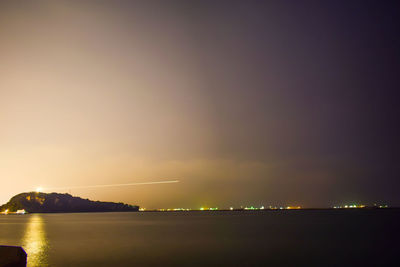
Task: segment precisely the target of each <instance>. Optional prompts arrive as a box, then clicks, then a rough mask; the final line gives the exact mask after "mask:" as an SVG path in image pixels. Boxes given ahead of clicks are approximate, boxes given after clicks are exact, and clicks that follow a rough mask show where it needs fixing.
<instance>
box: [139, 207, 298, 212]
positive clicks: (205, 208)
mask: <svg viewBox="0 0 400 267" xmlns="http://www.w3.org/2000/svg"><path fill="white" fill-rule="evenodd" d="M298 209H302V207H301V206H287V207H275V206H269V207H264V206H261V207H254V206H249V207H240V208H235V207H229V209H219V208H218V207H211V208H209V207H200V208H199V209H188V208H169V209H168V208H167V209H146V208H139V211H219V210H220V211H221V210H222V211H226V210H232V211H234V210H298Z"/></svg>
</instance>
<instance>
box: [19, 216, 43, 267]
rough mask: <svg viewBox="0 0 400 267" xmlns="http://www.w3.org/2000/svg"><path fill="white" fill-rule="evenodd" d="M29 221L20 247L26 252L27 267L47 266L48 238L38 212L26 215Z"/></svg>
mask: <svg viewBox="0 0 400 267" xmlns="http://www.w3.org/2000/svg"><path fill="white" fill-rule="evenodd" d="M28 216H29V217H30V218H29V221H28V224H27V225H26V228H25V233H24V236H23V238H22V247H23V248H24V249H25V251H26V253H27V254H28V267H31V266H32V267H33V266H47V265H48V263H47V250H48V240H47V238H46V232H45V227H44V221H43V218H42V216H41V215H40V214H31V215H28Z"/></svg>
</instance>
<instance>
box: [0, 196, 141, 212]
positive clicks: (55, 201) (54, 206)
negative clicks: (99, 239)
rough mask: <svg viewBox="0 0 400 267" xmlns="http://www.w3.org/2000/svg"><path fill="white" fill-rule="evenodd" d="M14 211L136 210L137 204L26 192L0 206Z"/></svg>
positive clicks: (3, 209)
mask: <svg viewBox="0 0 400 267" xmlns="http://www.w3.org/2000/svg"><path fill="white" fill-rule="evenodd" d="M5 210H8V212H16V211H18V210H25V212H29V213H56V212H111V211H138V210H139V206H133V205H128V204H124V203H114V202H101V201H91V200H89V199H82V198H80V197H74V196H71V195H70V194H59V193H49V194H48V193H41V192H40V193H39V192H28V193H21V194H18V195H16V196H14V197H12V198H11V199H10V201H8V203H6V204H4V205H2V206H1V207H0V211H2V212H4V211H5Z"/></svg>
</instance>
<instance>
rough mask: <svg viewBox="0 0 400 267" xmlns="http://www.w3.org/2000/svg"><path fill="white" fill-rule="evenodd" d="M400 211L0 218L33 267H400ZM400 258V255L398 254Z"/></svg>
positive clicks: (3, 240)
mask: <svg viewBox="0 0 400 267" xmlns="http://www.w3.org/2000/svg"><path fill="white" fill-rule="evenodd" d="M399 219H400V211H399V210H391V209H385V210H344V211H343V210H338V211H311V210H310V211H259V212H245V211H243V212H177V213H172V212H171V213H150V212H145V213H143V212H141V213H74V214H29V215H20V216H18V215H2V216H0V244H3V245H18V246H23V247H24V249H25V250H26V252H27V253H28V266H149V265H152V266H171V265H178V266H387V265H390V264H391V265H393V266H396V265H397V266H400V265H399V264H396V263H400V260H398V259H397V257H396V256H397V254H398V253H400V240H399V237H400V234H399V233H400V220H399ZM399 257H400V256H399Z"/></svg>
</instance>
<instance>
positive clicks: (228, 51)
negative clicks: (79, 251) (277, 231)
mask: <svg viewBox="0 0 400 267" xmlns="http://www.w3.org/2000/svg"><path fill="white" fill-rule="evenodd" d="M398 25H400V2H399V1H211V0H210V1H187V0H182V1H164V0H160V1H148V0H146V1H35V2H32V1H1V2H0V63H1V64H0V148H1V149H0V178H1V187H0V202H1V203H4V202H6V201H7V200H8V199H9V198H10V197H11V196H13V195H15V194H17V193H20V192H23V191H30V190H33V189H35V188H36V187H38V186H42V187H44V188H46V187H48V188H51V187H73V186H85V185H98V184H121V183H131V182H146V181H161V180H180V182H179V183H176V184H162V185H143V186H131V187H129V186H127V187H118V188H96V189H93V188H92V189H72V190H71V193H72V194H73V195H78V196H81V197H85V198H86V197H87V198H90V199H94V200H109V201H123V202H127V203H130V204H139V205H141V206H143V207H147V208H168V207H184V208H186V207H187V208H199V207H200V206H210V207H211V206H213V207H214V206H218V207H230V206H241V205H243V206H246V205H259V206H261V205H265V206H269V205H301V206H306V207H323V206H333V205H341V204H351V203H360V204H361V203H364V204H373V203H378V204H388V205H393V206H396V205H397V206H400V194H399V188H400V179H399V178H400V176H399V173H400V167H399V166H400V164H399V159H400V156H399V151H400V140H399V138H400V130H399V129H400V127H399V126H398V124H399V122H400V120H399V115H400V112H399V111H400V108H399V105H398V102H399V96H400V93H398V90H399V88H400V34H399V33H400V27H399V26H398Z"/></svg>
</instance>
